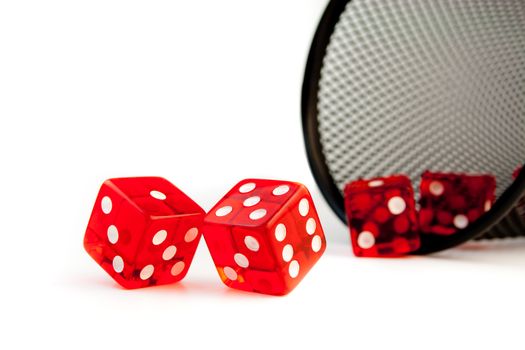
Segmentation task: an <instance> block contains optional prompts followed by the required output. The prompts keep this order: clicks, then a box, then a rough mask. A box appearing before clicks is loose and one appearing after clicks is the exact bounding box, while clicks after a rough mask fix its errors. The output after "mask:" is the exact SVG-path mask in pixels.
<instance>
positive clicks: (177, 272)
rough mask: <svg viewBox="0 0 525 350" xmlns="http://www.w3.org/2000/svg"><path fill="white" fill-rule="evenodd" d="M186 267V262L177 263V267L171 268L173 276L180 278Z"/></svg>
mask: <svg viewBox="0 0 525 350" xmlns="http://www.w3.org/2000/svg"><path fill="white" fill-rule="evenodd" d="M185 266H186V264H184V261H179V262H177V263H175V265H173V267H172V268H171V271H170V272H171V275H172V276H178V275H180V273H181V272H182V271H184V267H185Z"/></svg>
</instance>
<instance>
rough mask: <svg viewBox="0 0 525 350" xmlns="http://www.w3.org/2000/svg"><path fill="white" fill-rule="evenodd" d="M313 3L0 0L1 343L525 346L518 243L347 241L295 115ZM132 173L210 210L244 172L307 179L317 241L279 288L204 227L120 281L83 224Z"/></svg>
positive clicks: (523, 259) (523, 245) (315, 14)
mask: <svg viewBox="0 0 525 350" xmlns="http://www.w3.org/2000/svg"><path fill="white" fill-rule="evenodd" d="M325 5H326V1H324V0H286V1H283V0H267V1H258V2H255V1H246V0H244V1H242V0H239V1H232V0H225V1H212V0H203V1H173V0H172V1H130V0H126V1H112V0H102V1H99V0H91V1H72V0H68V1H51V0H50V1H24V0H18V1H2V2H0V156H1V158H0V161H1V163H0V164H1V167H0V168H1V171H0V180H1V181H0V232H1V233H2V236H1V237H2V239H1V241H0V247H1V248H0V249H1V253H0V263H1V265H0V266H1V268H0V281H1V282H0V283H1V289H0V320H1V321H2V325H1V328H0V329H1V330H0V348H2V349H16V348H24V347H25V348H27V346H31V348H43V347H47V346H53V347H54V348H63V347H68V348H80V349H104V348H112V349H117V348H120V349H131V348H137V349H150V350H156V349H177V348H179V349H183V348H196V347H197V346H199V347H200V348H204V349H210V348H213V349H215V348H228V349H235V348H243V349H252V348H253V349H257V348H261V349H263V348H264V349H268V348H276V349H278V348H279V349H281V348H288V349H292V348H293V349H301V348H302V347H308V348H318V349H322V348H327V347H328V345H329V346H330V347H333V348H351V349H367V348H402V349H411V348H413V349H434V348H436V349H438V348H463V349H480V348H487V349H494V348H498V349H512V348H514V349H523V348H524V347H525V335H524V334H523V319H524V317H525V276H524V275H525V241H524V240H516V241H509V242H506V243H494V244H491V243H488V244H487V243H476V244H469V245H467V246H465V247H462V248H459V249H455V250H452V251H448V252H445V253H442V254H438V255H435V256H430V257H425V258H407V259H397V260H396V259H390V260H388V259H387V260H379V259H377V260H374V259H372V260H370V259H356V258H354V257H353V256H352V253H351V249H350V245H349V242H348V234H347V231H346V228H345V227H344V226H343V225H342V224H340V223H339V222H338V220H337V219H336V218H335V216H334V215H333V214H332V213H331V212H330V210H329V209H328V207H327V205H326V204H325V202H324V200H323V199H322V198H321V196H320V195H319V192H318V190H317V188H316V186H315V183H314V182H313V179H312V177H311V175H310V172H309V169H308V165H307V161H306V156H305V152H304V148H303V143H302V134H301V127H300V88H301V83H302V75H303V72H304V65H305V61H306V57H307V53H308V49H309V45H310V41H311V39H312V35H313V32H314V30H315V27H316V25H317V22H318V20H319V17H320V15H321V13H322V11H323V9H324V7H325ZM139 175H159V176H164V177H166V178H167V179H169V180H170V181H172V182H173V183H175V184H176V185H177V186H179V187H180V188H181V189H183V190H184V191H185V192H187V193H188V194H189V195H190V196H192V197H193V198H194V199H195V200H196V201H197V202H199V203H200V204H201V205H202V206H203V207H204V208H205V209H209V208H211V206H212V205H213V203H214V202H215V201H216V200H217V199H219V198H220V197H221V196H222V194H223V193H224V192H225V191H226V190H228V189H229V188H230V187H231V186H232V185H234V184H235V183H236V182H237V181H238V180H240V179H242V178H245V177H263V178H264V177H268V178H277V179H289V180H295V181H300V182H303V183H305V184H307V185H308V186H309V187H310V188H311V190H312V193H313V194H314V197H315V200H316V203H317V206H318V211H319V212H320V215H321V218H322V221H323V224H324V229H325V232H326V234H327V236H328V240H329V242H328V243H329V246H328V250H327V252H326V254H325V256H324V257H323V259H321V261H320V262H319V264H318V265H316V267H315V268H314V269H313V270H312V272H311V273H310V274H309V275H308V276H307V277H306V278H305V280H304V281H303V283H302V284H300V285H299V287H298V288H297V289H296V290H295V291H294V292H292V294H290V295H289V296H287V297H282V298H279V297H267V296H262V295H254V294H249V293H241V292H237V291H234V290H229V289H227V288H226V287H224V286H223V285H222V283H221V282H220V280H219V278H218V276H217V273H216V271H215V269H214V267H213V264H212V261H211V259H210V256H209V254H208V253H207V251H206V248H205V245H204V244H203V242H201V245H200V246H199V250H198V253H197V255H196V258H195V260H194V263H193V265H192V267H191V269H190V272H189V274H188V276H187V277H186V279H185V280H184V281H183V282H182V283H180V284H177V285H171V286H165V287H159V288H150V289H144V290H136V291H126V290H123V289H121V288H119V287H118V286H117V285H116V284H115V283H114V282H113V281H112V280H111V279H110V278H109V277H108V276H107V275H106V274H105V273H104V272H103V271H102V270H101V269H100V268H99V267H98V266H97V265H96V264H95V263H94V262H93V261H92V260H91V259H90V258H89V257H88V255H87V254H86V253H85V252H84V251H83V248H82V237H83V233H84V230H85V226H86V224H87V220H88V218H89V214H90V211H91V208H92V205H93V201H94V199H95V196H96V193H97V191H98V188H99V186H100V184H101V182H102V181H103V180H104V179H106V178H109V177H119V176H139ZM202 346H205V347H202Z"/></svg>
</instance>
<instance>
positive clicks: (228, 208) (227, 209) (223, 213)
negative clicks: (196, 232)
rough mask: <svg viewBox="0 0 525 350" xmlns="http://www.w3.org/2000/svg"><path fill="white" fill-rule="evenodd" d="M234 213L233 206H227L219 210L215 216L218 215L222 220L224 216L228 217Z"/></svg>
mask: <svg viewBox="0 0 525 350" xmlns="http://www.w3.org/2000/svg"><path fill="white" fill-rule="evenodd" d="M232 211H233V208H232V207H231V206H229V205H227V206H225V207H222V208H219V209H217V211H215V215H217V216H218V217H220V218H221V217H223V216H226V215H228V214H229V213H231V212H232Z"/></svg>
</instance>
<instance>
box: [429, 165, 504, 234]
mask: <svg viewBox="0 0 525 350" xmlns="http://www.w3.org/2000/svg"><path fill="white" fill-rule="evenodd" d="M495 190H496V179H495V178H494V177H493V176H490V175H465V174H447V173H432V172H428V171H427V172H425V173H424V174H423V176H422V179H421V199H420V206H421V208H420V211H419V225H420V229H421V232H422V233H425V234H434V235H452V234H454V233H456V232H458V231H459V230H462V229H465V228H467V227H468V225H469V224H470V223H472V222H474V221H475V220H477V219H478V218H480V217H481V216H482V215H483V214H485V213H486V212H488V211H489V210H490V209H491V208H492V204H493V203H494V200H495V198H496V197H495Z"/></svg>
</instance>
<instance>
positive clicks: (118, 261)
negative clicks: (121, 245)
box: [113, 255, 124, 273]
mask: <svg viewBox="0 0 525 350" xmlns="http://www.w3.org/2000/svg"><path fill="white" fill-rule="evenodd" d="M113 270H115V272H116V273H121V272H122V271H124V260H122V258H121V257H120V256H118V255H117V256H116V257H114V258H113Z"/></svg>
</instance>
